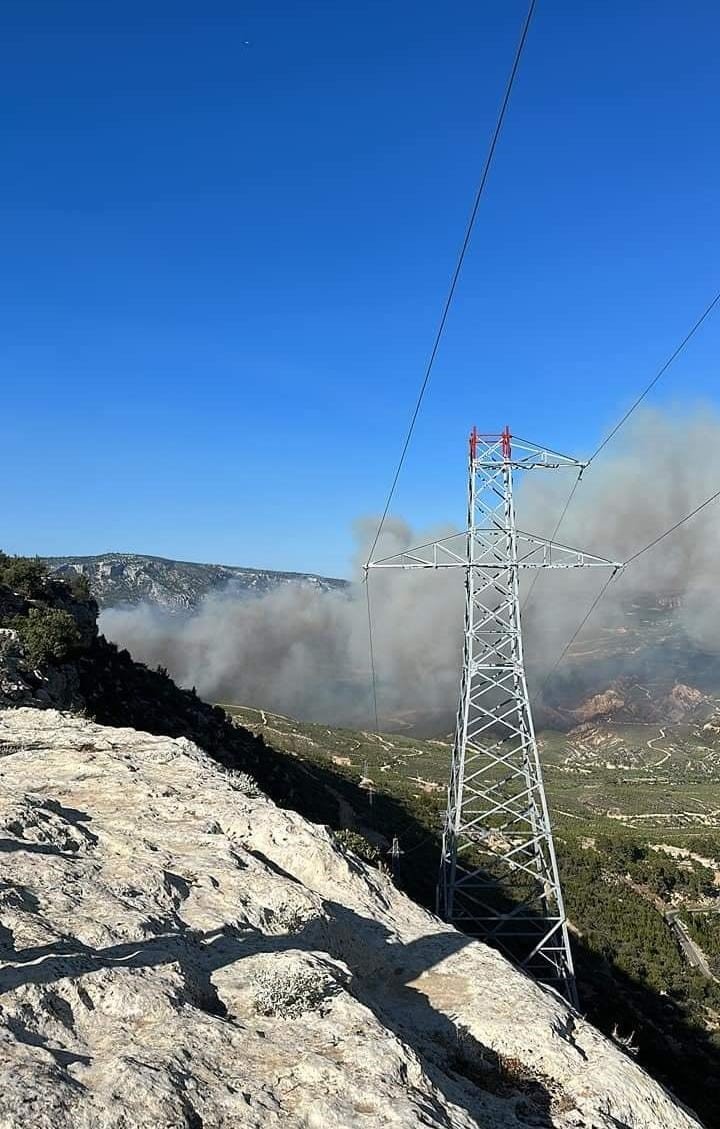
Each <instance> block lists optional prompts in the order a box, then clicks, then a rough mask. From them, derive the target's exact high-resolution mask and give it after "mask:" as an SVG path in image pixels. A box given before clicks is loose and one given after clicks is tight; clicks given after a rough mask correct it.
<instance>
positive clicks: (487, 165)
mask: <svg viewBox="0 0 720 1129" xmlns="http://www.w3.org/2000/svg"><path fill="white" fill-rule="evenodd" d="M535 3H536V0H530V6H529V8H528V11H527V15H526V16H525V21H524V23H523V27H522V32H521V34H520V41H519V43H518V46H517V49H516V51H515V58H514V59H513V64H512V68H511V70H510V76H509V78H508V81H507V85H506V87H505V94H504V96H503V100H502V103H501V106H500V112H499V114H498V117H497V121H496V123H495V129H494V131H493V135H492V139H491V141H490V148H489V150H488V153H487V157H486V158H485V164H484V166H483V170H482V175H481V177H480V183H479V185H478V188H477V191H476V193H475V200H474V202H473V206H472V211H471V212H470V219H469V221H468V225H467V228H466V230H465V237H464V239H463V241H462V245H461V247H460V253H459V255H458V258H457V262H456V264H455V270H454V271H453V275H452V279H451V282H450V289H449V291H448V295H447V298H446V299H445V305H444V306H443V310H442V315H441V318H440V324H439V325H438V329H437V332H436V334H435V339H434V341H433V346H432V350H431V352H430V359H429V360H428V363H427V366H426V368H425V374H424V377H423V381H422V384H421V385H420V391H419V393H418V396H417V400H416V402H415V408H414V410H413V413H412V416H411V418H410V426H409V427H408V430H407V434H406V436H405V442H404V444H403V447H402V451H401V452H400V459H399V461H398V464H397V468H396V470H395V474H394V476H393V480H392V484H391V486H390V492H389V494H388V496H387V501H386V502H385V508H384V510H383V512H382V517H381V518H380V524H379V525H378V528H377V532H376V534H375V540H374V541H373V543H372V547H371V549H370V552H369V553H368V561H369V560H370V559H371V557H372V555H373V553H374V552H375V547H376V545H377V543H378V541H379V539H380V534H381V533H382V531H383V527H384V525H385V519H386V518H387V515H388V511H389V509H390V505H391V503H392V500H393V498H394V496H395V489H396V487H397V484H398V479H399V478H400V472H401V471H402V468H403V466H404V463H405V458H406V456H407V452H408V448H409V446H410V441H411V439H412V436H413V432H414V431H415V424H416V423H417V418H418V415H419V413H420V407H421V405H422V402H423V399H424V397H425V392H426V391H427V386H428V384H429V382H430V376H431V374H432V370H433V366H434V364H435V358H436V356H437V352H438V349H439V347H440V341H441V339H442V335H443V332H444V330H445V323H446V322H447V318H448V314H449V313H450V307H451V305H452V301H453V298H454V296H455V289H456V287H457V283H458V279H459V277H460V271H461V270H462V266H463V263H464V261H465V254H466V252H467V249H468V246H469V244H470V237H471V236H472V232H473V228H474V226H475V218H476V216H477V213H478V209H479V207H480V201H481V199H482V195H483V192H484V191H485V185H486V183H487V179H488V175H489V172H490V166H491V165H492V161H493V157H494V156H495V149H496V147H497V143H498V140H499V138H500V133H501V130H502V127H503V122H504V120H505V114H506V111H507V108H508V103H509V101H510V95H511V93H512V89H513V86H514V84H515V78H516V75H517V72H518V67H519V65H520V59H521V57H522V53H523V48H524V47H525V40H526V39H527V34H528V31H529V29H530V21H531V20H532V16H533V12H534V10H535Z"/></svg>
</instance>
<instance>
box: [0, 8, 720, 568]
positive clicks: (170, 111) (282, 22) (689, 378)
mask: <svg viewBox="0 0 720 1129" xmlns="http://www.w3.org/2000/svg"><path fill="white" fill-rule="evenodd" d="M524 12H525V4H524V0H523V2H522V3H516V2H515V0H483V2H482V3H479V4H478V3H477V2H475V0H467V2H465V0H463V2H460V0H458V2H453V0H451V2H449V3H447V4H443V5H440V4H438V3H433V4H430V3H426V2H424V0H412V2H406V0H391V2H390V3H388V2H387V0H384V2H382V3H380V2H377V0H364V2H363V3H362V4H361V3H356V2H343V0H340V2H332V3H331V2H328V3H310V2H308V3H299V2H297V0H295V2H293V3H291V2H284V3H283V2H279V0H262V2H254V3H240V2H238V0H232V2H231V0H203V3H200V2H199V0H193V2H188V0H172V2H166V0H143V2H142V3H138V2H137V0H123V3H120V2H117V0H111V2H108V3H101V4H99V3H97V0H62V2H58V0H49V2H43V0H5V3H4V4H3V6H2V24H3V32H2V37H1V40H2V45H1V46H0V97H1V98H2V105H3V108H4V112H3V115H2V122H1V123H0V132H1V138H0V140H1V144H2V153H3V174H2V179H1V180H0V243H1V245H2V249H3V251H2V261H3V270H2V274H1V275H0V323H1V324H0V365H1V373H2V382H3V392H2V407H3V421H2V443H1V444H0V471H1V473H2V476H3V481H4V489H3V491H2V495H3V498H2V505H3V521H2V533H1V534H0V544H1V545H2V547H4V548H5V549H6V550H10V551H14V552H39V553H47V554H52V553H71V552H74V553H90V552H101V551H107V550H111V549H117V550H133V551H138V552H148V553H157V554H160V555H165V556H172V557H180V558H185V559H195V560H212V561H224V562H228V563H236V564H246V565H258V566H266V567H274V568H288V569H301V570H313V571H318V572H326V573H332V574H345V573H347V572H348V570H349V561H350V557H351V554H352V552H353V541H352V523H353V520H354V519H355V518H357V517H358V516H360V515H366V514H370V513H377V512H378V511H379V510H380V509H381V508H382V504H383V501H384V497H385V494H386V492H387V489H388V486H389V481H390V477H391V473H392V470H393V467H394V464H395V461H396V459H397V456H398V453H399V447H400V444H401V441H402V437H403V433H404V430H405V428H406V426H407V422H408V417H409V413H410V409H411V406H412V402H413V400H414V396H415V393H416V390H417V387H418V384H419V381H420V379H421V376H422V371H423V368H424V365H425V362H426V359H427V356H428V352H429V349H430V346H431V343H432V338H433V335H434V332H435V328H436V325H437V321H438V318H439V313H440V309H441V306H442V302H443V300H444V297H445V293H446V290H447V286H448V282H449V277H450V273H451V270H452V267H453V264H454V259H455V256H456V253H457V248H458V245H459V242H460V239H461V236H462V232H463V229H464V225H465V222H466V219H467V215H468V212H469V208H470V204H471V200H472V196H473V193H474V190H475V185H476V182H477V179H478V174H479V170H480V167H481V165H482V161H483V159H484V155H485V151H486V148H487V143H488V138H489V135H490V132H491V129H492V126H493V123H494V118H495V115H496V113H497V108H498V104H499V100H500V97H501V93H502V89H503V86H504V82H505V78H506V74H507V70H508V67H509V63H510V60H511V57H512V53H513V50H514V48H515V44H516V41H517V37H518V33H519V28H520V24H521V21H522V18H523V15H524ZM719 34H720V10H718V8H717V5H716V4H714V3H712V2H710V0H707V2H699V0H689V2H688V3H686V4H682V5H678V4H677V3H675V2H664V0H653V2H650V0H636V2H634V3H633V4H626V3H622V2H619V0H610V2H607V0H603V2H600V0H597V2H595V0H592V2H588V3H584V4H578V3H576V2H571V0H540V2H539V4H538V8H537V12H536V17H535V20H534V23H533V26H532V28H531V32H530V36H529V39H528V43H527V48H526V53H525V56H524V58H523V63H522V67H521V71H520V75H519V78H518V81H517V85H516V88H515V92H514V96H513V100H512V103H511V107H510V111H509V114H508V118H507V122H506V128H505V131H504V133H503V136H502V138H501V142H500V145H499V148H498V152H497V158H496V163H495V165H494V167H493V170H492V173H491V177H490V180H489V184H488V189H487V192H486V196H485V198H484V202H483V204H482V207H481V211H480V214H479V218H478V222H477V226H476V230H475V234H474V238H473V242H472V246H471V250H470V253H469V256H468V259H467V261H466V268H465V270H464V273H463V275H462V279H461V283H460V288H459V291H458V295H457V300H456V302H455V304H454V307H453V310H452V313H451V317H450V320H449V323H448V327H447V333H446V337H445V339H444V343H443V345H442V348H441V352H440V355H439V358H438V362H437V365H436V368H435V372H434V376H433V380H432V383H431V386H430V391H429V394H428V397H427V401H426V404H425V407H424V410H423V414H422V416H421V419H420V423H419V425H418V428H417V432H416V436H415V441H414V444H413V447H412V451H411V455H410V458H409V459H408V462H407V464H406V469H405V472H404V474H403V477H402V479H401V483H400V488H399V490H398V494H397V504H396V507H395V509H396V512H398V513H400V514H402V515H403V516H405V517H407V518H408V519H409V520H410V521H412V522H414V523H417V524H418V525H420V526H427V525H429V524H431V523H433V522H439V521H447V520H450V521H452V520H457V521H462V520H463V510H464V472H465V467H464V458H465V450H464V445H465V435H466V433H467V431H468V430H469V427H470V425H472V424H473V423H477V424H478V426H479V427H480V428H481V429H482V430H495V429H496V428H499V427H501V426H502V425H503V424H504V423H505V422H506V421H507V422H509V423H510V425H511V426H512V428H513V429H514V430H515V431H516V432H517V433H518V434H521V435H524V436H526V437H528V438H533V439H535V440H536V441H541V442H545V443H547V444H548V445H549V446H552V447H556V448H560V449H563V450H569V451H571V452H574V453H582V452H583V451H588V450H589V449H591V448H592V447H593V446H594V445H595V444H596V442H597V441H598V440H599V438H600V437H601V436H602V435H603V433H604V432H605V431H606V430H607V429H608V427H609V426H610V425H611V424H612V422H613V421H614V420H615V419H616V418H617V416H618V415H619V414H620V413H621V411H622V410H623V409H624V408H625V407H627V406H628V404H629V403H630V402H631V400H632V399H633V396H634V394H635V392H636V391H637V389H638V387H639V386H640V385H642V384H643V383H645V382H647V380H649V379H650V377H651V376H652V375H653V373H654V372H655V371H656V370H657V368H658V367H659V365H660V363H662V361H663V360H664V359H665V357H666V356H667V355H668V354H669V352H671V350H672V349H673V348H674V346H675V345H676V344H677V342H678V340H679V339H680V338H681V337H682V336H683V335H684V333H685V332H686V330H687V329H688V328H689V326H690V325H691V324H692V322H693V321H694V320H695V318H696V317H697V316H698V314H699V313H700V312H701V310H702V309H703V308H704V306H705V305H706V304H707V302H708V301H709V300H710V298H711V296H712V295H713V293H714V292H715V291H716V290H717V289H718V288H719V287H720V282H719V278H720V275H719V273H718V231H719V230H720V225H719V223H718V221H719V219H720V216H719V214H718V213H719V212H720V148H719V147H718V135H719V126H720V87H719V86H718V82H717V54H716V44H717V41H718V35H719ZM246 41H247V45H246ZM719 344H720V314H716V315H715V318H714V319H713V321H712V322H711V323H708V324H707V325H706V326H705V327H704V328H703V330H702V332H701V334H699V335H698V337H697V339H696V340H695V341H694V342H693V343H692V345H691V347H689V348H688V350H687V352H686V354H685V355H684V356H683V357H682V358H681V360H680V361H679V362H678V363H677V365H676V366H675V367H673V369H672V370H671V371H670V372H669V373H668V375H667V376H666V377H665V378H664V380H663V382H662V384H661V386H659V387H658V389H657V390H656V392H655V393H654V394H653V398H652V402H653V403H655V404H661V405H662V404H667V405H669V406H671V407H672V409H673V410H676V407H677V405H678V404H680V403H686V402H691V403H696V402H697V401H698V400H700V401H706V402H713V401H715V402H716V401H717V398H718V397H717V375H716V374H717V356H718V345H719ZM608 454H610V452H609V451H608Z"/></svg>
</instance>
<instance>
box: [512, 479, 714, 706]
mask: <svg viewBox="0 0 720 1129" xmlns="http://www.w3.org/2000/svg"><path fill="white" fill-rule="evenodd" d="M718 498H720V490H716V491H715V493H714V494H711V495H710V497H709V498H706V499H705V501H704V502H701V503H700V505H699V506H696V507H695V509H694V510H691V511H690V513H688V514H685V516H684V517H681V518H680V520H679V521H676V522H674V524H673V525H671V526H670V528H669V529H666V530H665V531H664V532H663V533H660V534H658V536H657V537H654V538H653V539H652V541H648V543H647V545H644V546H643V548H642V549H638V551H637V552H636V553H633V555H632V556H631V557H628V559H627V560H626V561H625V564H624V565H623V566H622V567H618V568H615V569H613V571H612V573H611V575H610V576H609V577H608V579H607V580H606V581H605V583H604V584H603V586H602V588H601V589H600V591H599V592H598V594H597V596H596V597H595V599H594V600H593V602H592V604H591V605H590V607H589V608H588V610H587V612H586V613H585V615H584V616H583V618H582V620H581V621H580V623H579V624H578V626H577V627H576V629H575V631H574V632H573V634H572V636H571V638H570V639H569V640H568V642H567V643H566V644H565V646H564V647H563V649H562V651H561V652H560V655H559V657H558V658H557V660H556V661H555V663H554V665H553V666H552V668H551V669H550V671H549V673H548V674H547V675H546V677H545V678H544V680H543V682H542V685H541V686H540V689H539V690H538V691H537V692H536V693H535V694H534V695H533V702H534V701H536V700H537V699H538V698H539V697H540V696H541V695H542V692H543V690H544V689H545V687H546V686H547V684H548V682H549V681H550V679H551V678H552V676H553V675H554V673H555V671H556V670H557V668H558V667H559V666H560V663H561V662H562V661H563V659H564V658H565V656H566V655H567V653H568V651H569V650H570V648H571V647H572V645H573V643H574V642H575V640H576V639H577V637H578V635H579V634H580V632H581V631H582V629H583V627H584V626H585V624H586V623H587V621H588V620H589V619H590V617H591V615H592V614H593V612H594V611H595V609H596V607H597V606H598V604H599V603H600V601H601V600H602V598H603V596H604V595H605V593H606V592H607V590H608V588H609V587H610V585H611V584H612V582H613V580H614V579H615V577H616V576H617V574H618V573H619V572H621V571H622V569H623V568H626V567H627V566H628V565H629V564H632V563H633V561H636V560H637V559H638V557H642V556H643V555H644V554H645V553H648V552H650V550H651V549H654V548H655V546H656V545H659V544H660V542H661V541H664V540H665V538H666V537H669V536H670V534H671V533H674V532H675V530H676V529H679V528H680V526H681V525H685V523H686V522H688V521H690V519H691V518H694V517H695V516H696V515H697V514H699V513H700V512H701V510H704V509H705V507H706V506H709V505H711V504H712V503H713V502H716V501H717V500H718Z"/></svg>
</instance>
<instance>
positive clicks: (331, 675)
mask: <svg viewBox="0 0 720 1129" xmlns="http://www.w3.org/2000/svg"><path fill="white" fill-rule="evenodd" d="M573 480H574V474H573V472H572V471H562V472H561V471H537V472H533V473H532V474H528V475H527V476H526V477H525V479H524V481H522V483H518V489H517V524H518V527H519V528H520V529H522V530H525V531H527V532H531V533H537V534H540V535H541V536H546V537H549V536H550V535H551V533H552V532H553V529H554V527H555V524H556V521H557V519H558V516H559V514H560V513H561V511H562V508H563V505H564V502H565V500H566V498H567V495H568V493H569V491H570V489H571V487H572V483H573ZM461 481H462V478H461V473H459V475H458V484H459V486H460V483H461ZM717 489H720V419H718V417H717V416H716V415H713V414H712V413H711V412H710V411H704V412H698V413H696V414H695V415H693V416H685V417H680V416H678V417H671V416H668V415H664V414H661V413H658V412H645V413H644V414H643V415H642V416H640V415H639V414H638V416H637V417H636V422H635V421H633V423H632V424H631V425H628V427H627V428H626V429H624V430H623V432H622V433H621V436H619V437H618V439H617V440H616V441H615V442H614V443H613V446H612V447H611V448H608V449H607V450H606V451H604V452H603V453H602V455H601V456H599V457H598V460H597V463H594V464H593V465H592V466H591V467H590V468H589V469H588V470H587V471H586V473H585V475H584V476H583V479H582V482H581V483H580V486H579V487H578V490H577V493H576V495H575V498H574V501H573V505H572V506H571V507H570V509H569V510H568V513H567V516H566V518H565V520H564V521H563V524H562V527H561V529H560V531H559V533H558V536H557V540H558V541H559V542H561V543H563V544H566V545H570V546H573V547H577V548H582V549H585V550H587V551H589V552H593V553H596V554H598V555H600V556H603V557H607V558H610V559H613V560H625V559H627V558H628V557H629V556H630V555H632V554H633V553H634V552H636V551H637V550H638V549H640V548H642V547H643V546H644V545H645V544H647V543H648V542H649V541H651V540H652V539H653V538H654V537H655V536H657V535H658V534H659V533H661V532H662V531H663V530H665V529H667V528H668V527H669V526H670V525H672V524H673V523H674V522H675V521H677V520H679V519H680V518H681V517H683V516H684V515H685V514H686V513H687V512H688V511H689V510H691V509H692V508H694V506H696V505H697V504H698V503H699V502H701V501H702V500H703V499H704V498H706V497H707V496H708V495H709V494H711V493H713V492H714V491H715V490H717ZM375 527H376V523H375V522H374V521H372V520H369V519H368V520H364V521H360V522H358V523H357V525H356V536H357V544H358V552H357V562H358V569H357V577H356V580H355V581H354V582H353V584H352V585H351V586H350V588H349V589H348V590H347V591H345V592H343V591H320V590H318V589H317V588H315V587H314V586H307V587H304V586H302V587H301V586H291V585H287V586H285V587H281V588H278V589H276V590H273V591H271V592H269V593H267V594H264V595H261V596H249V597H248V596H240V595H237V594H233V593H231V592H229V591H228V592H225V593H218V594H213V595H210V596H207V597H206V598H205V599H204V600H203V602H202V604H201V605H200V607H199V608H198V609H196V610H195V611H194V612H192V613H189V614H187V615H186V616H178V615H172V614H170V613H167V612H165V611H163V610H160V609H157V608H151V607H149V606H141V607H137V608H130V609H110V610H108V611H105V612H104V613H103V615H102V618H101V627H102V630H103V631H104V633H105V634H106V635H107V636H108V638H111V639H113V640H115V641H116V642H117V643H118V644H120V645H121V646H124V647H127V648H128V649H129V650H130V651H131V653H132V654H133V656H134V657H135V658H136V659H138V660H140V661H143V662H146V663H148V665H152V666H155V665H158V664H159V665H162V666H165V667H167V668H168V670H169V672H170V673H171V674H172V676H173V677H174V678H175V679H176V680H177V681H178V682H179V683H181V684H182V685H185V686H195V687H196V688H197V690H198V693H200V695H201V696H202V697H204V698H207V699H210V700H213V701H220V702H229V703H238V704H247V705H253V706H256V707H260V708H264V709H270V710H273V711H275V712H279V713H284V714H288V715H290V716H293V717H299V718H303V719H308V720H315V721H323V722H327V723H329V724H348V725H367V724H369V722H370V720H371V719H372V714H373V711H372V697H371V691H370V681H369V660H368V624H367V606H366V591H365V587H364V585H363V583H362V582H361V579H360V576H361V573H360V567H359V565H360V563H361V562H362V561H363V560H364V558H365V556H366V555H367V551H368V547H369V544H370V542H371V540H372V536H373V534H374V529H375ZM450 532H453V530H452V529H451V528H450V527H446V528H443V529H432V530H415V529H412V528H410V526H408V525H407V523H405V522H403V521H401V520H399V519H393V520H390V521H388V522H387V523H386V526H385V529H384V531H383V535H382V538H381V541H380V544H379V546H378V549H377V550H376V553H375V556H376V558H377V557H381V556H388V555H391V554H393V553H396V552H399V551H400V550H401V549H404V548H408V547H410V546H412V545H417V544H421V543H423V542H425V541H428V540H432V539H434V538H437V537H442V536H446V535H447V534H448V533H450ZM719 552H720V503H719V504H718V507H708V509H707V510H705V511H703V513H702V514H701V515H699V516H698V518H696V519H693V520H692V521H691V522H689V523H688V524H687V525H686V526H683V527H682V528H681V529H679V530H678V531H677V532H675V533H674V534H672V535H671V536H670V537H668V538H667V539H666V540H665V541H663V543H662V545H659V546H658V547H657V548H656V549H654V550H652V551H650V552H648V553H647V554H645V555H643V556H642V557H641V558H639V560H638V561H637V562H635V563H634V564H633V565H631V566H630V567H629V568H628V569H627V570H626V571H625V572H623V573H622V574H620V575H619V576H618V577H617V578H616V579H615V580H614V581H613V583H612V584H611V586H610V588H609V589H608V592H607V595H606V596H605V598H604V599H603V601H602V602H601V604H600V605H599V607H598V609H597V612H596V613H595V614H594V616H593V618H592V620H591V621H590V622H589V623H588V625H587V628H586V629H585V631H584V632H583V635H582V636H581V639H580V640H579V641H578V647H580V645H581V644H582V643H583V641H585V640H586V639H587V640H589V641H590V642H589V644H588V645H590V646H591V643H592V640H593V639H596V638H597V637H598V635H599V634H602V632H603V631H604V630H606V629H607V628H609V627H612V628H614V629H615V635H614V636H613V637H614V638H616V646H617V647H618V648H619V650H620V651H622V633H621V631H619V630H618V629H621V628H622V624H623V618H624V616H625V615H626V614H627V607H628V603H629V602H631V601H632V600H633V599H634V598H637V597H638V596H645V595H647V594H653V593H654V594H657V593H664V594H670V593H672V594H674V595H675V596H676V597H678V598H680V599H681V601H682V607H681V609H680V611H679V613H678V614H679V615H680V616H681V617H682V622H683V626H684V628H685V629H686V631H687V633H688V635H689V637H690V640H691V641H692V642H693V644H694V645H696V646H697V647H699V648H701V649H705V650H710V651H720V596H719V595H718V592H717V585H716V574H717V561H718V556H719ZM533 575H534V573H533V574H529V575H526V576H523V589H524V592H525V593H527V590H528V586H529V583H530V582H531V577H532V576H533ZM607 575H608V574H607V572H606V571H605V570H604V569H603V570H600V569H588V570H569V571H564V570H563V571H552V572H549V573H543V574H542V575H541V576H540V577H539V578H538V581H537V583H536V584H535V586H534V589H533V592H532V596H531V599H530V601H529V603H528V606H527V608H526V610H525V612H524V618H523V622H524V627H525V651H526V660H527V663H528V668H529V678H530V682H531V690H532V688H533V686H535V687H537V686H538V685H539V683H540V681H541V680H542V679H543V678H544V676H545V674H546V673H547V672H548V671H549V670H550V669H551V668H552V665H553V663H554V661H555V660H556V658H557V655H558V654H559V652H560V651H561V650H562V647H563V645H564V643H565V642H566V641H567V639H568V638H569V637H570V635H572V633H573V631H574V630H575V628H576V627H577V625H578V623H579V622H580V620H581V619H582V617H583V615H584V613H585V611H586V610H587V608H588V606H589V604H590V602H591V600H592V598H593V595H594V593H595V592H597V591H598V590H599V588H600V586H601V585H602V583H603V582H604V581H605V579H606V577H607ZM370 584H371V587H370V596H371V601H372V618H373V626H374V632H373V642H374V654H375V664H376V669H377V688H378V707H379V712H380V715H381V723H382V724H383V725H384V726H385V727H386V728H393V727H402V726H404V725H409V724H412V725H413V726H414V727H415V728H424V729H425V730H426V731H433V730H434V731H436V732H443V731H446V730H447V729H448V728H449V727H450V723H451V719H452V715H453V713H454V708H455V700H456V697H457V683H458V674H459V667H460V652H461V645H462V623H463V578H462V574H461V572H460V571H457V570H447V571H440V572H432V571H420V572H406V571H389V570H387V571H381V570H374V571H373V572H372V573H371V581H370ZM628 661H631V659H630V658H629V657H628V656H627V655H626V656H625V658H624V662H625V663H626V665H627V662H628Z"/></svg>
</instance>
